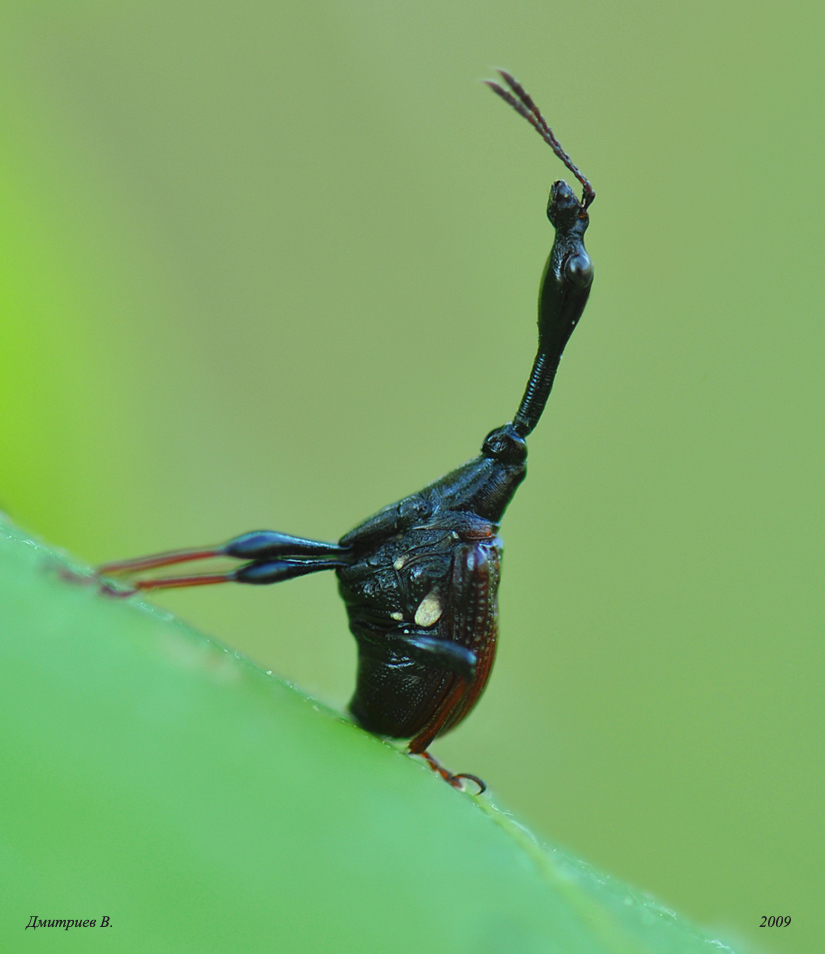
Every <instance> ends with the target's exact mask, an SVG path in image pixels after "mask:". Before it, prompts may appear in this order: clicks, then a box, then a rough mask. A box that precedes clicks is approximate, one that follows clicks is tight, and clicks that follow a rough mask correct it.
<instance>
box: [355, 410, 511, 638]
mask: <svg viewBox="0 0 825 954" xmlns="http://www.w3.org/2000/svg"><path fill="white" fill-rule="evenodd" d="M526 458H527V448H526V446H525V443H524V439H523V438H521V437H520V436H519V435H518V434H517V433H516V432H515V431H514V430H513V427H512V425H510V424H505V425H504V426H503V427H500V428H497V429H496V430H495V431H492V432H491V433H490V434H489V435H488V436H487V438H486V440H485V441H484V446H483V448H482V453H481V455H480V456H478V457H476V458H474V459H473V460H471V461H468V462H467V463H466V464H464V465H463V466H461V467H459V468H458V469H457V470H454V471H452V472H451V473H449V474H447V475H446V476H444V477H442V478H440V479H439V480H436V481H434V482H433V483H432V484H430V485H429V486H428V487H425V488H424V489H423V490H421V491H419V492H418V493H416V494H411V495H410V496H409V497H405V498H404V499H403V500H400V501H398V503H395V504H391V505H390V506H389V507H385V508H384V509H383V510H381V511H379V512H378V513H377V514H375V515H374V516H372V517H370V518H369V519H368V520H365V521H364V523H362V524H361V525H360V526H358V527H356V528H355V529H354V530H351V531H350V532H349V533H348V534H346V535H345V536H344V537H342V538H341V541H340V542H341V545H342V546H346V547H351V548H352V550H353V556H354V559H353V561H352V564H351V565H350V566H346V567H341V568H340V569H339V570H338V580H339V588H340V591H341V596H342V598H343V600H344V602H345V603H346V604H347V609H348V611H349V613H350V620H351V622H354V617H353V611H354V614H355V616H357V617H358V618H359V620H362V621H363V620H365V619H366V618H367V617H370V616H372V617H374V618H375V621H376V623H377V622H378V617H381V618H382V619H383V620H384V621H385V622H386V623H390V622H391V621H395V622H396V623H398V622H405V623H407V622H413V621H415V617H416V614H418V615H419V616H422V615H423V616H427V615H428V614H432V613H434V612H435V607H430V609H429V610H428V609H427V608H426V607H425V609H424V610H421V611H420V612H419V607H420V606H421V604H422V602H423V601H425V600H426V598H427V597H428V595H429V594H431V593H433V592H437V591H443V589H444V586H443V585H444V583H445V580H446V578H447V576H448V575H449V573H450V567H451V565H452V560H453V554H454V551H455V550H456V549H457V548H460V547H463V546H465V545H466V544H468V543H474V542H489V543H491V544H493V542H494V541H495V543H494V545H495V546H499V543H498V539H497V533H498V524H499V521H500V520H501V517H502V515H503V514H504V510H505V508H506V507H507V504H509V502H510V501H511V500H512V498H513V494H514V493H515V492H516V489H517V487H518V485H519V484H520V483H521V481H522V480H524V477H525V474H526Z"/></svg>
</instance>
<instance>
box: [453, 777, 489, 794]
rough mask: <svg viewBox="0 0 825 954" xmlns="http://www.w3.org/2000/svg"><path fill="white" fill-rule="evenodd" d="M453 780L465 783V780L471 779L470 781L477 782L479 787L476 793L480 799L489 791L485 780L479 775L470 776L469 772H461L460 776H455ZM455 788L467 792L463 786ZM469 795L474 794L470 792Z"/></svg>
mask: <svg viewBox="0 0 825 954" xmlns="http://www.w3.org/2000/svg"><path fill="white" fill-rule="evenodd" d="M453 778H454V779H455V780H456V781H463V780H464V779H469V781H471V782H475V783H476V785H477V786H478V791H477V792H476V793H475V797H476V798H478V796H479V795H483V794H484V793H485V792H486V791H487V783H486V782H485V781H484V780H483V779H480V778H479V777H478V776H477V775H470V774H469V773H468V772H461V773H459V774H458V775H454V776H453ZM450 784H451V785H452V784H453V783H452V782H450ZM454 787H455V788H460V789H461V790H462V791H466V789H465V788H464V786H463V785H460V784H459V785H456V786H454ZM469 794H470V795H472V794H473V793H472V792H470V793H469Z"/></svg>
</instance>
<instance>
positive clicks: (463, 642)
mask: <svg viewBox="0 0 825 954" xmlns="http://www.w3.org/2000/svg"><path fill="white" fill-rule="evenodd" d="M496 530H497V527H496V525H494V524H492V523H490V522H489V521H487V520H483V519H482V518H479V517H476V516H474V515H472V514H461V513H458V514H457V513H454V512H450V511H447V512H445V513H442V514H439V515H438V518H437V519H436V520H433V521H432V522H430V525H429V526H422V527H419V528H417V529H416V528H413V529H411V530H408V531H407V532H406V533H405V534H404V537H403V548H402V544H401V541H400V540H399V539H398V538H396V537H391V538H390V539H385V540H384V541H382V542H381V543H380V544H378V545H377V546H374V547H373V548H371V550H370V552H369V553H363V554H361V558H360V559H359V560H357V561H356V562H355V563H354V565H353V566H351V567H342V568H340V569H339V570H338V578H339V588H340V592H341V596H342V598H343V599H344V602H345V603H346V606H347V613H348V615H349V623H350V630H351V631H352V634H353V635H354V636H355V639H356V641H357V643H358V676H357V682H356V690H355V694H354V696H353V698H352V701H351V703H350V711H351V712H352V714H353V716H354V717H355V719H356V720H357V721H358V723H359V724H360V725H362V726H363V727H364V728H365V729H368V730H369V731H370V732H374V733H376V734H378V735H386V736H391V737H393V738H402V739H409V738H414V737H415V738H414V741H415V739H418V738H419V737H421V738H422V739H423V740H424V743H425V744H423V745H420V746H419V747H418V748H417V749H415V750H416V751H421V750H423V749H424V748H426V746H427V745H428V744H429V742H430V741H432V738H434V737H435V736H436V735H440V734H443V733H444V732H446V731H447V730H448V729H450V728H452V727H453V726H454V725H456V724H457V723H458V722H459V721H461V719H463V718H464V717H465V716H466V715H467V714H468V713H469V712H470V710H471V709H472V708H473V706H474V705H475V703H476V702H477V701H478V699H479V697H480V695H481V693H482V691H483V689H484V687H485V685H486V683H487V680H488V678H489V676H490V672H491V670H492V666H493V660H494V657H495V649H496V636H497V592H498V582H499V568H500V561H501V541H500V540H499V539H498V537H497V536H496ZM356 547H357V544H356ZM417 636H425V637H435V638H436V639H438V640H444V641H447V642H451V643H457V644H458V645H460V646H463V647H465V648H466V649H469V650H470V651H471V652H472V653H473V654H474V656H475V660H476V663H475V670H474V674H473V677H472V681H471V682H470V683H469V684H468V683H467V681H466V680H462V678H461V676H459V675H457V674H456V673H455V672H450V671H445V669H444V668H441V667H438V666H430V665H427V664H426V663H425V662H423V661H422V660H421V659H420V658H419V659H412V658H410V653H409V651H408V650H407V649H406V648H405V644H404V640H409V639H411V638H412V639H415V638H416V637H417ZM456 691H458V695H457V697H456ZM451 697H453V698H452V699H451ZM425 730H426V731H425ZM422 733H423V734H422Z"/></svg>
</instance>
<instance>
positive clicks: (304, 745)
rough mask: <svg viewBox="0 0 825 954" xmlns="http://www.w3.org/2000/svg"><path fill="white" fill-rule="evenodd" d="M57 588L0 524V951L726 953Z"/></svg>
mask: <svg viewBox="0 0 825 954" xmlns="http://www.w3.org/2000/svg"><path fill="white" fill-rule="evenodd" d="M67 568H71V569H74V570H78V569H80V571H81V572H88V571H86V570H84V569H83V568H78V567H77V566H76V565H74V564H72V563H71V562H70V561H68V560H67V558H66V557H64V556H61V555H59V554H56V553H55V552H54V551H53V550H51V549H49V548H47V547H45V546H43V545H42V544H40V543H37V542H35V541H33V540H31V539H29V538H28V537H26V536H25V535H24V534H22V533H21V532H20V531H18V530H16V529H14V528H13V527H11V526H10V525H8V524H0V653H1V654H2V655H1V656H0V720H2V721H1V722H0V724H2V727H3V729H2V733H0V739H2V741H1V742H0V765H1V766H2V785H0V819H2V821H1V822H0V825H1V826H2V827H1V828H0V899H2V909H0V914H1V915H2V924H0V949H2V950H4V951H7V950H8V951H13V950H22V949H23V948H24V946H25V949H26V950H32V949H34V948H33V944H34V942H35V940H36V938H41V939H42V937H43V935H44V934H46V935H48V934H49V933H50V932H54V933H56V932H58V931H59V932H60V934H61V937H60V944H61V950H83V951H91V950H95V949H96V948H97V946H98V945H99V946H100V947H101V949H102V948H104V947H105V949H106V950H107V951H128V952H130V954H135V952H142V951H147V952H148V951H151V952H153V954H157V952H164V951H169V952H176V954H180V952H183V951H198V952H203V951H220V952H228V951H235V950H242V951H244V952H254V951H258V950H260V951H267V952H289V954H300V952H304V951H307V952H313V954H318V952H326V951H330V952H333V951H334V952H347V951H359V952H376V954H377V952H382V954H383V952H393V954H404V952H420V951H430V950H432V951H449V952H451V954H462V952H465V951H466V952H468V954H470V952H472V954H496V952H508V954H509V952H519V954H533V952H559V954H562V952H564V954H579V952H582V954H583V952H590V954H606V952H628V954H629V952H634V954H639V952H648V951H650V952H653V951H656V952H662V951H674V952H675V951H679V952H694V951H696V952H699V951H704V952H709V951H717V952H718V951H719V950H720V949H721V950H729V948H727V947H726V946H725V945H723V944H722V943H721V942H719V941H715V940H711V939H709V938H707V937H704V936H703V935H701V934H700V933H699V932H697V931H696V930H695V929H694V928H693V927H691V926H690V925H688V924H686V923H685V922H684V921H682V920H681V919H680V918H677V917H676V916H675V915H674V914H673V913H671V912H669V911H667V910H665V909H664V908H662V907H661V906H660V905H658V904H657V903H655V902H654V901H653V900H651V899H650V898H649V897H647V896H645V895H643V894H641V893H639V892H638V891H636V890H634V889H632V888H628V887H627V886H625V885H623V884H620V883H618V882H616V881H615V880H613V879H611V878H608V877H606V876H604V875H601V874H599V873H597V872H594V871H593V870H592V869H591V868H590V867H588V866H587V865H585V864H583V863H581V862H577V861H575V860H573V859H571V858H570V857H568V856H566V855H565V854H563V853H562V852H560V851H558V850H554V849H547V848H543V847H541V846H540V845H539V844H538V843H537V841H536V840H535V839H534V837H533V836H532V835H531V834H530V833H529V832H528V831H527V830H526V829H524V828H523V827H522V826H521V825H519V824H517V823H516V822H515V821H513V820H512V819H511V818H510V817H509V816H508V815H507V814H506V813H504V812H502V811H501V810H500V809H498V808H496V807H495V806H494V805H493V803H492V802H491V801H490V800H489V797H488V796H484V797H481V798H479V799H474V798H472V797H471V796H469V795H467V794H464V793H461V792H457V791H455V790H453V789H451V788H450V787H449V786H447V785H446V784H444V783H443V782H442V781H441V780H440V779H438V778H437V777H436V776H434V775H433V774H432V773H431V772H430V771H429V769H427V768H426V767H425V766H424V765H423V764H422V763H421V762H420V761H419V760H415V759H411V758H409V757H408V756H406V755H405V754H404V753H402V752H400V751H399V750H398V749H397V748H394V747H392V746H390V745H388V744H386V743H384V742H382V741H380V740H379V739H376V738H375V737H373V736H371V735H368V734H367V733H365V732H362V731H361V730H360V729H358V728H356V727H354V726H352V725H351V724H349V723H348V722H347V721H346V720H345V719H343V718H342V717H341V716H339V715H337V714H336V713H333V712H330V711H328V710H327V709H325V708H324V707H323V706H321V705H319V704H318V703H317V702H315V701H314V700H312V699H310V698H308V697H307V696H305V695H303V694H302V693H300V692H298V691H297V690H296V689H295V688H294V687H292V686H290V685H288V684H287V683H284V682H282V681H280V680H278V679H276V678H274V677H272V676H270V675H267V674H266V673H264V672H262V671H261V670H260V669H258V668H256V667H255V666H254V665H252V664H251V663H250V662H249V661H248V660H246V659H244V658H243V657H241V656H240V655H238V654H237V653H234V652H232V651H231V650H229V649H227V648H226V647H224V646H221V645H220V644H218V643H216V642H215V641H213V640H211V639H209V638H207V637H205V636H203V635H201V634H199V633H197V632H195V631H193V630H192V629H191V628H189V627H188V626H186V625H185V624H183V623H181V622H180V621H178V620H176V619H174V618H172V617H171V616H170V615H169V614H167V613H165V612H161V611H160V610H158V609H155V608H153V607H151V606H149V605H147V604H145V603H143V602H141V601H140V600H138V599H135V598H131V599H117V598H113V597H112V596H107V595H105V594H101V593H100V591H99V588H98V587H97V586H96V585H95V581H94V579H93V578H92V577H91V576H87V577H86V583H85V585H84V583H82V582H78V581H76V580H75V581H72V580H70V579H67V574H66V572H65V571H66V569H67ZM32 916H34V917H36V918H37V919H47V920H50V919H77V920H83V919H92V918H94V919H96V920H97V926H96V927H95V928H91V927H86V928H83V927H73V928H71V929H69V931H68V932H67V931H64V930H63V929H62V928H56V927H36V928H34V929H32V931H31V934H28V933H26V930H25V929H26V925H27V923H29V921H30V918H31V917H32ZM103 916H108V917H109V918H110V919H111V925H110V926H109V927H106V928H101V927H100V922H101V919H102V917H103ZM49 949H52V947H51V945H50V946H49Z"/></svg>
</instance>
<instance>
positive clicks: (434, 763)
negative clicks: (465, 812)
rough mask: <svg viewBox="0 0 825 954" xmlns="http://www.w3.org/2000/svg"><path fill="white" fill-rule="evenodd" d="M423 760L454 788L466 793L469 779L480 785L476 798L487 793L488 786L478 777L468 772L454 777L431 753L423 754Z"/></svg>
mask: <svg viewBox="0 0 825 954" xmlns="http://www.w3.org/2000/svg"><path fill="white" fill-rule="evenodd" d="M421 758H423V759H424V761H425V762H426V763H427V765H429V766H430V768H431V769H432V770H433V771H434V772H435V774H436V775H440V776H441V778H443V779H444V781H445V782H446V783H447V784H448V785H451V786H452V787H453V788H457V789H459V790H460V791H462V792H463V791H464V790H465V789H464V784H463V782H464V779H469V780H470V781H471V782H475V783H476V785H478V791H477V792H476V793H475V794H476V797H478V796H479V795H481V794H482V792H486V791H487V786H486V785H485V784H484V782H483V781H482V780H481V779H480V778H479V777H478V776H477V775H469V774H468V773H466V772H461V773H460V774H459V775H454V774H453V773H452V772H451V771H450V770H449V769H446V768H444V766H443V765H442V764H441V763H440V762H439V761H438V760H437V759H435V758H433V756H432V755H430V753H429V752H422V753H421Z"/></svg>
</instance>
